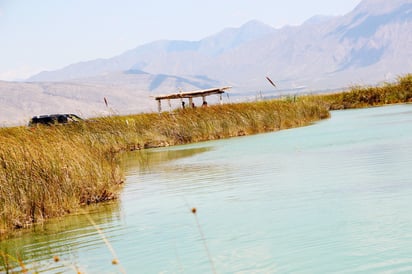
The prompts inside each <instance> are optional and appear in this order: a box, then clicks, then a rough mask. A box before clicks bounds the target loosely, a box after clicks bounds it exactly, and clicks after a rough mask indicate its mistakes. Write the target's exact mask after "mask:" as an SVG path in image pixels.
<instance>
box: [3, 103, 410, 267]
mask: <svg viewBox="0 0 412 274" xmlns="http://www.w3.org/2000/svg"><path fill="white" fill-rule="evenodd" d="M125 165H126V167H127V178H126V186H125V189H124V191H123V193H122V195H121V199H120V201H118V202H116V203H111V204H107V205H105V206H97V207H95V208H91V209H90V213H89V216H90V217H91V218H93V220H94V221H95V222H96V223H97V224H98V225H99V227H100V228H101V229H102V232H103V233H104V234H105V237H106V238H107V239H108V241H109V242H110V244H111V245H112V246H113V249H114V250H115V252H116V254H117V256H118V258H119V261H120V266H121V267H123V269H124V270H125V271H126V272H128V273H211V272H213V269H215V271H216V272H217V273H290V272H300V273H331V272H332V273H402V272H406V273H408V272H412V200H411V197H412V182H411V181H412V176H411V175H410V167H411V165H412V105H397V106H390V107H381V108H371V109H361V110H347V111H337V112H333V113H332V117H331V119H328V120H325V121H321V122H319V123H316V124H314V125H311V126H308V127H304V128H297V129H292V130H286V131H281V132H275V133H268V134H261V135H255V136H248V137H240V138H233V139H227V140H220V141H214V142H206V143H199V144H193V145H187V146H179V147H172V148H163V149H156V150H148V151H143V152H137V153H131V154H128V155H126V156H125ZM193 207H195V208H196V209H197V214H196V215H194V214H192V213H191V208H193ZM1 249H2V251H7V252H8V253H10V254H16V252H17V253H19V254H20V255H21V256H22V257H23V259H24V261H25V262H26V263H27V264H28V266H30V267H33V268H35V269H37V270H38V271H40V272H46V273H59V272H67V273H73V271H74V270H73V269H76V268H77V269H80V270H82V271H85V272H87V273H118V272H120V271H121V269H120V268H119V267H118V266H113V265H111V259H112V257H113V256H112V254H111V252H110V248H108V247H107V245H106V244H105V243H104V241H103V240H102V238H101V235H100V234H99V233H98V232H97V230H96V228H95V227H93V226H92V225H90V222H89V221H88V219H87V218H85V217H84V216H71V217H69V218H65V219H63V220H60V221H57V222H51V223H50V224H48V225H45V226H44V227H43V228H37V229H36V231H34V232H33V233H32V234H27V235H22V236H20V237H16V238H14V239H11V240H8V241H3V242H2V243H1ZM208 252H209V254H210V258H211V260H209V256H208ZM54 255H59V256H60V258H61V261H60V262H58V263H54V262H53V261H52V259H51V258H52V257H53V256H54Z"/></svg>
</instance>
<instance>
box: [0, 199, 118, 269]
mask: <svg viewBox="0 0 412 274" xmlns="http://www.w3.org/2000/svg"><path fill="white" fill-rule="evenodd" d="M90 219H92V221H93V222H94V223H95V224H96V225H97V227H96V226H93V225H92V224H91V221H90ZM120 219H121V214H120V203H119V202H118V201H112V202H108V203H104V204H100V205H90V206H88V207H85V208H84V209H83V210H82V213H80V214H75V215H69V216H66V217H64V218H58V219H51V220H49V221H47V222H45V223H44V224H39V225H36V226H33V228H32V229H30V230H31V231H30V232H29V231H27V230H24V231H20V232H16V234H14V235H11V236H10V239H8V240H2V241H1V242H0V250H1V252H2V253H3V254H2V255H3V256H0V271H6V269H5V266H6V265H9V266H10V267H12V268H13V267H16V268H15V271H19V270H21V268H20V267H19V266H20V263H19V261H21V262H22V263H23V264H24V265H25V267H26V268H27V269H30V270H31V271H33V272H35V271H38V272H41V271H44V270H46V269H48V270H50V269H53V271H58V272H65V271H67V270H70V271H73V268H76V264H77V263H78V262H79V261H80V260H79V257H80V256H81V252H78V250H82V249H85V248H86V249H93V248H98V247H101V246H104V245H105V244H104V241H103V240H102V237H101V235H99V233H98V231H97V229H102V230H104V231H110V230H117V229H119V227H118V226H116V225H115V224H116V223H119V221H120ZM108 240H109V241H110V238H109V239H108ZM55 256H58V257H59V262H54V257H55ZM6 260H7V261H6ZM107 265H108V266H110V256H109V258H108V263H107Z"/></svg>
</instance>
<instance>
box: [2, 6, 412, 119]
mask: <svg viewBox="0 0 412 274" xmlns="http://www.w3.org/2000/svg"><path fill="white" fill-rule="evenodd" d="M410 72H412V2H411V0H392V1H386V0H363V1H362V2H361V3H360V4H359V5H358V6H357V7H356V8H355V9H354V10H353V11H351V12H350V13H348V14H346V15H344V16H338V17H336V16H314V17H312V18H310V19H309V20H307V21H306V22H305V23H303V24H302V25H300V26H285V27H282V28H279V29H276V28H273V27H271V26H269V25H267V24H264V23H262V22H259V21H250V22H247V23H246V24H244V25H242V26H240V27H239V28H227V29H224V30H222V31H221V32H218V33H216V34H214V35H212V36H209V37H206V38H204V39H202V40H199V41H165V40H163V41H154V42H152V43H148V44H145V45H141V46H138V47H136V48H135V49H132V50H128V51H126V52H124V53H123V54H121V55H118V56H115V57H113V58H108V59H98V60H91V61H86V62H81V63H76V64H71V65H69V66H67V67H65V68H62V69H60V70H56V71H44V72H41V73H39V74H37V75H34V76H32V77H30V78H29V79H27V80H26V81H25V82H24V83H20V82H0V104H1V105H2V110H1V111H0V117H1V119H0V123H1V122H6V121H10V120H14V121H15V120H16V118H17V119H24V117H25V118H27V117H28V116H30V115H35V114H41V113H39V112H42V113H45V112H62V111H65V112H68V111H69V110H70V112H74V111H76V110H77V111H76V112H77V113H78V112H81V113H83V114H84V115H85V116H90V115H100V114H104V113H106V114H107V113H130V112H142V111H153V110H155V109H156V107H155V102H154V100H153V99H152V98H150V97H149V96H153V95H157V94H160V93H171V92H176V91H178V90H185V91H188V90H193V89H203V88H210V87H217V86H221V85H225V86H226V85H230V86H233V88H232V91H230V92H229V93H230V94H233V95H237V96H233V97H232V98H235V97H238V98H241V97H242V96H243V97H245V96H250V95H253V94H256V93H257V92H260V93H263V94H273V93H280V92H285V93H286V92H294V93H296V92H318V91H331V90H338V89H345V88H347V87H350V86H353V85H375V84H378V83H380V82H385V81H393V80H394V79H396V77H398V76H401V75H403V74H406V73H410ZM266 76H268V77H270V78H271V79H272V80H274V81H275V82H276V85H277V89H276V90H274V88H273V87H272V86H271V85H270V84H269V83H268V82H267V80H266V78H265V77H266ZM22 92H25V93H24V94H25V95H23V94H22ZM35 94H36V95H35ZM104 97H107V98H108V99H109V102H110V104H111V107H112V108H111V109H107V108H105V106H104V105H103V103H102V102H103V101H102V100H103V98H104ZM16 98H19V99H16ZM39 98H41V99H39ZM26 100H27V101H26ZM14 109H15V110H20V111H19V112H18V113H20V115H13V110H14Z"/></svg>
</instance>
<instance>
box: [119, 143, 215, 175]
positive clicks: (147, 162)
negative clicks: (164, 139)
mask: <svg viewBox="0 0 412 274" xmlns="http://www.w3.org/2000/svg"><path fill="white" fill-rule="evenodd" d="M212 149H213V147H212V146H200V147H186V146H182V147H173V148H160V149H146V150H139V151H133V152H128V153H125V154H124V155H123V159H122V162H123V165H124V168H125V169H126V172H128V171H129V172H135V171H136V169H138V170H139V171H150V169H152V168H154V167H155V166H156V165H159V164H161V163H164V162H170V161H173V160H178V159H181V158H187V157H191V156H194V155H196V154H200V153H204V152H207V151H210V150H212Z"/></svg>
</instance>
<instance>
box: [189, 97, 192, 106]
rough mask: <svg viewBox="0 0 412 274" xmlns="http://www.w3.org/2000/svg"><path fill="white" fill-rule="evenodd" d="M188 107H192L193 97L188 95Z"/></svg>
mask: <svg viewBox="0 0 412 274" xmlns="http://www.w3.org/2000/svg"><path fill="white" fill-rule="evenodd" d="M189 107H191V108H193V98H192V97H189Z"/></svg>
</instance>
